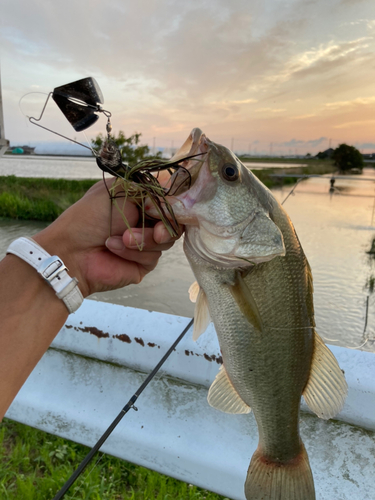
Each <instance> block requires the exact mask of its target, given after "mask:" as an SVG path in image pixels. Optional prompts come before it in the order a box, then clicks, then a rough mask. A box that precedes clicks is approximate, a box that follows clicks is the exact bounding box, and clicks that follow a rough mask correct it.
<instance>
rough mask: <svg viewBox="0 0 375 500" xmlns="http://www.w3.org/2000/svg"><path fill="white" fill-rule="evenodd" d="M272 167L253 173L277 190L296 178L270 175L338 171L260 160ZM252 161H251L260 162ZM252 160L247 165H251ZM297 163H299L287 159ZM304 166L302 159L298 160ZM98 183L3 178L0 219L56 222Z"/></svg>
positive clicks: (321, 163) (322, 164)
mask: <svg viewBox="0 0 375 500" xmlns="http://www.w3.org/2000/svg"><path fill="white" fill-rule="evenodd" d="M259 160H261V161H262V162H267V163H269V164H270V168H266V169H264V170H253V173H254V174H255V175H256V176H257V177H258V178H259V179H260V180H261V181H262V182H263V183H264V184H265V185H266V186H267V187H269V188H270V187H277V186H280V185H281V183H284V184H294V183H295V182H296V180H297V179H296V178H293V177H289V178H285V179H283V180H282V181H280V180H278V179H275V178H272V177H270V174H277V173H282V172H283V173H288V174H290V173H295V174H327V173H330V172H334V171H335V170H336V169H335V167H334V166H333V164H332V162H331V161H329V160H327V161H325V160H306V162H305V161H304V163H308V165H307V166H306V167H286V168H283V169H280V168H272V166H271V165H272V163H275V160H278V161H279V162H280V161H283V159H281V158H280V159H274V158H272V159H270V158H267V159H259ZM259 160H256V159H253V158H252V159H251V161H259ZM251 161H249V160H248V159H246V162H249V163H251ZM284 161H288V163H290V162H292V163H297V161H296V160H295V161H294V160H290V161H289V160H284ZM298 162H299V163H300V162H301V160H298ZM96 182H97V181H96V180H81V181H76V180H66V179H34V178H23V177H15V176H14V175H10V176H0V217H3V218H9V219H21V220H40V221H46V222H51V221H53V220H55V219H56V218H57V217H58V216H59V215H60V214H61V213H62V212H63V211H64V210H66V209H67V208H68V207H69V206H70V205H72V204H73V203H75V202H76V201H77V200H79V199H80V198H81V197H82V196H83V195H84V194H85V193H86V191H87V190H88V189H89V188H90V187H91V186H92V185H93V184H95V183H96Z"/></svg>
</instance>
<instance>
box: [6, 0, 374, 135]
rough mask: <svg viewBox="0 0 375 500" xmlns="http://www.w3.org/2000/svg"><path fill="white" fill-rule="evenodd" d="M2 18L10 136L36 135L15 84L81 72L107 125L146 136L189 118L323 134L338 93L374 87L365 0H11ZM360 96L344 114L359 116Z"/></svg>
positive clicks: (170, 130)
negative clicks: (94, 86) (106, 114)
mask: <svg viewBox="0 0 375 500" xmlns="http://www.w3.org/2000/svg"><path fill="white" fill-rule="evenodd" d="M359 10H360V12H359ZM20 11H21V12H22V15H19V12H20ZM359 14H360V15H359ZM1 17H2V19H1V23H2V29H1V32H0V46H1V57H2V78H3V80H2V81H3V88H4V101H5V96H6V102H5V104H4V106H5V107H6V110H5V112H6V130H8V131H9V133H10V135H11V136H15V137H18V136H21V135H22V134H24V135H28V134H34V132H30V130H29V128H27V129H26V127H24V123H23V121H22V117H21V118H19V115H20V114H19V111H18V100H19V98H20V97H21V96H22V95H23V94H25V93H27V92H28V91H30V89H31V88H32V87H33V86H37V87H39V90H41V91H46V92H48V91H50V90H52V89H53V88H54V87H55V86H57V85H61V84H63V83H67V82H69V81H74V80H77V79H79V78H82V77H84V76H88V75H92V76H94V77H95V78H96V79H97V80H98V82H99V84H100V86H101V87H102V90H103V93H104V97H105V106H106V107H108V109H110V110H111V111H112V113H113V123H114V127H116V128H117V130H118V129H119V128H123V129H125V130H127V131H128V132H130V133H131V132H133V131H134V129H135V128H137V129H138V130H140V131H143V132H144V134H145V135H146V134H148V136H150V137H151V138H152V136H153V134H157V135H158V136H164V137H166V138H168V139H169V137H172V136H173V134H175V137H179V136H180V135H181V136H182V135H186V129H188V130H187V132H188V131H189V130H190V129H191V128H193V127H194V126H197V125H200V126H202V127H206V128H208V129H209V130H213V131H215V133H218V134H220V135H223V136H224V135H225V134H229V135H231V134H235V133H236V134H238V135H239V136H240V135H241V137H243V140H244V141H247V137H253V136H254V134H255V133H257V134H258V131H259V134H261V135H262V140H263V138H266V137H267V136H269V137H276V138H277V140H280V141H281V142H282V141H283V140H284V139H285V140H286V141H287V140H288V138H290V137H294V136H295V135H296V133H298V134H301V135H300V136H301V137H303V138H305V139H306V138H308V137H318V136H319V135H327V136H329V134H330V133H331V130H332V128H333V126H334V125H340V123H338V122H337V120H336V121H335V113H337V112H338V111H339V110H340V109H341V110H343V111H345V109H348V112H349V111H350V108H351V106H350V105H348V106H346V105H342V106H341V107H337V103H345V102H354V101H356V100H357V99H360V97H359V96H368V95H370V96H371V95H372V90H370V89H371V86H372V82H373V81H374V79H375V68H374V67H373V64H372V60H373V54H374V36H373V35H374V34H373V31H372V30H373V27H374V26H375V24H374V21H373V0H363V1H362V2H361V9H358V5H356V6H355V5H353V3H351V2H349V3H346V4H342V3H341V2H340V0H332V1H331V2H329V3H328V4H327V2H326V0H316V1H309V2H306V1H304V0H288V1H287V2H284V3H283V8H280V7H279V6H278V5H277V3H276V2H274V1H271V0H265V1H264V2H249V1H248V0H232V1H231V2H227V1H226V0H205V1H204V2H202V1H201V0H191V1H189V2H180V1H179V0H157V1H155V0H139V1H137V2H131V1H130V0H111V2H104V0H90V2H89V1H88V0H81V1H80V2H76V1H73V0H64V2H62V0H56V1H54V2H48V1H47V0H38V1H36V2H30V1H26V0H19V1H18V2H6V5H5V8H3V9H2V12H1ZM366 30H367V31H366ZM365 98H366V97H365ZM325 103H328V104H329V105H331V106H329V105H328V106H325ZM335 103H336V108H335ZM255 104H257V106H255ZM360 104H361V103H360V102H359V101H358V102H356V104H355V106H354V107H353V110H352V115H351V116H345V120H344V122H345V123H350V122H355V121H360V120H359V118H358V116H354V113H355V109H356V106H359V105H360ZM367 105H369V103H367ZM256 107H258V110H256V109H255V108H256ZM57 115H58V113H56V120H58V119H59V118H58V116H57ZM310 118H314V119H313V120H311V119H310ZM366 118H367V116H366ZM54 119H55V118H54V117H53V120H54ZM61 119H62V118H60V120H61ZM361 119H362V118H361ZM341 121H343V120H341ZM100 127H102V123H101V122H98V124H97V125H95V127H94V128H93V129H92V130H93V133H95V132H96V131H100V130H101V128H100ZM54 128H55V129H59V128H60V122H58V121H56V123H55V127H54ZM357 129H358V127H357ZM343 130H344V129H343ZM345 130H347V129H345ZM358 130H359V129H358ZM90 132H91V129H90ZM368 133H369V132H368ZM29 136H30V137H34V136H33V135H29ZM259 137H260V135H259ZM366 140H367V139H366Z"/></svg>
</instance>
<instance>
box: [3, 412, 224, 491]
mask: <svg viewBox="0 0 375 500" xmlns="http://www.w3.org/2000/svg"><path fill="white" fill-rule="evenodd" d="M88 451H89V448H87V447H85V446H82V445H79V444H77V443H73V442H72V441H68V440H65V439H62V438H59V437H57V436H53V435H50V434H46V433H44V432H42V431H38V430H36V429H33V428H31V427H28V426H26V425H23V424H19V423H17V422H13V421H11V420H8V419H4V421H3V423H1V424H0V498H1V499H3V500H16V499H17V500H20V499H22V500H51V499H52V498H53V496H54V495H55V494H56V493H57V491H58V490H59V489H60V488H61V486H62V485H63V484H64V482H65V481H66V480H67V479H68V478H69V476H70V475H71V474H72V472H73V471H74V470H75V468H76V467H77V466H78V465H79V463H80V462H81V460H82V459H83V458H84V456H85V455H86V454H87V452H88ZM94 460H95V459H94ZM97 460H98V457H96V461H97ZM94 464H95V461H93V463H92V464H90V465H89V466H88V467H87V469H86V471H85V472H84V473H83V475H82V476H80V477H79V478H78V480H77V481H76V483H75V484H74V485H73V486H72V487H71V489H70V490H69V492H68V493H66V495H65V497H64V500H65V499H66V500H73V499H74V500H78V499H86V500H88V499H90V500H153V499H155V500H228V499H224V497H222V496H220V495H217V494H215V493H212V492H209V491H206V490H203V489H201V488H198V487H196V486H193V485H191V484H187V483H183V482H181V481H178V480H176V479H173V478H170V477H168V476H164V475H162V474H158V473H157V472H154V471H151V470H148V469H145V468H144V467H139V466H137V465H134V464H131V463H129V462H124V461H122V460H119V459H117V458H114V457H110V456H109V455H105V454H101V459H100V462H99V463H97V465H96V466H94Z"/></svg>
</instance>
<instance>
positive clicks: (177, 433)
mask: <svg viewBox="0 0 375 500" xmlns="http://www.w3.org/2000/svg"><path fill="white" fill-rule="evenodd" d="M187 323H188V319H187V318H182V317H177V316H171V315H167V314H162V313H156V312H149V311H145V310H141V309H133V308H127V307H123V306H118V305H113V304H104V303H100V302H94V301H90V300H86V301H85V302H84V304H83V306H82V307H81V308H80V309H79V310H78V311H77V313H75V314H74V315H71V316H70V317H69V318H68V321H67V323H66V325H65V326H64V327H63V328H62V330H61V331H60V333H59V335H58V336H57V338H56V339H55V341H54V342H53V344H52V348H51V349H50V350H49V351H48V352H47V353H46V355H45V356H44V357H43V359H42V360H41V361H40V363H39V364H38V366H37V367H36V368H35V370H34V371H33V373H32V374H31V376H30V377H29V379H28V381H27V382H26V384H25V385H24V387H23V388H22V389H21V391H20V393H19V394H18V396H17V398H16V399H15V401H14V403H13V404H12V406H11V407H10V409H9V411H8V413H7V416H8V417H9V418H12V419H14V420H18V421H20V422H23V423H26V424H28V425H31V426H33V427H36V428H38V429H42V430H44V431H46V432H51V433H53V434H57V435H60V436H63V437H66V438H69V439H72V440H74V441H77V442H80V443H83V444H86V445H88V446H92V445H93V444H95V442H96V440H97V439H98V438H99V436H100V435H101V434H102V433H103V432H104V431H105V429H106V428H107V426H108V425H109V424H110V423H111V422H112V420H113V419H114V418H115V417H116V416H117V414H118V413H119V411H120V410H121V408H122V407H123V406H124V404H125V403H126V402H127V401H128V400H129V398H130V397H131V396H132V395H133V393H134V392H135V390H136V389H137V388H138V387H139V386H140V385H141V383H142V382H143V380H144V379H145V376H146V375H145V374H146V373H149V372H150V371H151V370H152V369H153V367H154V366H155V365H156V364H157V362H158V361H159V360H160V358H161V357H162V356H163V354H164V353H165V352H166V350H167V349H168V347H169V346H170V345H171V344H172V343H173V341H174V340H175V339H176V338H177V337H178V335H179V334H180V332H181V331H182V330H183V328H184V327H185V326H186V325H187ZM330 348H331V349H332V351H333V352H334V354H335V356H336V357H337V359H338V361H339V363H340V366H341V368H342V369H343V370H344V371H345V375H346V378H347V381H348V384H349V395H348V398H347V401H346V404H345V407H344V409H343V410H342V412H341V413H340V415H338V417H337V419H338V420H335V421H328V422H325V421H322V420H319V419H318V418H316V417H315V416H313V415H310V414H308V413H302V416H301V434H302V438H303V440H304V442H305V445H306V449H307V451H308V454H309V458H310V463H311V467H312V470H313V474H314V478H315V486H316V491H317V499H318V500H323V499H324V500H328V499H329V500H331V499H332V500H349V499H350V500H357V499H358V500H370V499H374V498H375V493H374V492H375V434H374V432H373V431H374V430H375V354H372V353H366V352H360V351H352V350H348V349H344V348H340V347H333V346H330ZM220 361H221V358H220V350H219V346H218V342H217V339H216V334H215V332H214V328H213V326H212V325H210V327H209V328H208V330H207V332H206V333H205V334H204V335H203V336H201V337H200V339H199V340H198V342H197V343H194V342H193V341H192V339H191V332H188V333H187V334H186V336H185V338H184V339H183V340H182V341H181V343H180V345H179V346H178V347H177V349H176V352H174V353H172V355H171V356H170V358H169V360H168V361H167V362H166V364H165V365H164V367H163V368H162V370H161V372H159V374H158V375H157V377H156V379H155V380H154V381H153V382H151V384H150V385H149V387H148V388H147V389H146V390H145V392H144V393H143V394H142V395H141V397H140V398H139V400H138V401H137V403H136V406H137V407H138V408H139V411H138V412H135V411H130V412H129V414H128V415H127V416H125V418H124V419H123V421H122V422H121V423H120V425H119V426H118V428H117V429H116V430H115V431H114V433H113V435H112V436H111V437H110V438H109V439H108V441H107V443H106V444H105V445H104V446H103V451H105V452H107V453H109V454H111V455H114V456H117V457H120V458H123V459H125V460H129V461H132V462H135V463H138V464H140V465H143V466H145V467H148V468H151V469H154V470H157V471H159V472H162V473H164V474H167V475H170V476H173V477H176V478H178V479H181V480H184V481H186V482H188V483H192V484H196V485H198V486H201V487H204V488H206V489H209V490H212V491H215V492H217V493H220V494H222V495H225V496H227V497H229V498H233V499H241V500H243V499H244V494H243V484H244V481H245V477H246V471H247V468H248V465H249V462H250V458H251V455H252V453H253V452H254V450H255V448H256V446H257V428H256V423H255V420H254V417H253V415H252V414H250V415H226V414H223V413H221V412H219V411H216V410H214V409H212V408H210V407H209V405H208V404H207V401H206V396H207V388H208V387H209V385H210V384H211V382H212V380H213V379H214V377H215V375H216V373H217V371H218V369H219V366H220ZM303 409H304V410H306V406H305V405H304V406H303ZM352 424H354V425H352Z"/></svg>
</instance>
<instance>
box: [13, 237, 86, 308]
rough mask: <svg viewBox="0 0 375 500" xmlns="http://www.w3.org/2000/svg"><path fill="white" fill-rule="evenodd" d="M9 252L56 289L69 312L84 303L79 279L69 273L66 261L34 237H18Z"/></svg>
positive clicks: (58, 296) (57, 294)
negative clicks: (50, 251) (47, 249)
mask: <svg viewBox="0 0 375 500" xmlns="http://www.w3.org/2000/svg"><path fill="white" fill-rule="evenodd" d="M7 254H13V255H15V256H16V257H18V258H19V259H20V260H23V261H24V262H26V263H27V264H28V265H29V266H30V267H31V268H33V269H34V271H36V273H37V274H39V276H40V277H41V278H42V279H44V281H45V282H47V283H48V285H50V287H51V288H52V289H53V290H54V291H55V293H56V296H57V298H58V299H61V300H62V301H63V302H64V304H65V306H66V308H67V309H68V311H69V313H73V312H75V311H76V310H77V309H78V308H79V307H80V306H81V304H82V301H83V297H82V294H81V292H80V289H79V288H78V286H77V279H76V278H72V277H71V276H70V275H69V274H68V269H67V267H66V266H65V264H64V262H63V261H62V259H61V258H60V257H58V256H57V255H50V254H49V253H48V252H47V251H46V250H45V249H44V248H43V247H42V246H41V245H39V244H38V243H37V242H36V241H35V240H33V239H32V238H25V237H22V238H18V239H16V240H14V241H13V242H12V243H11V244H10V245H9V247H8V249H7Z"/></svg>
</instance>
